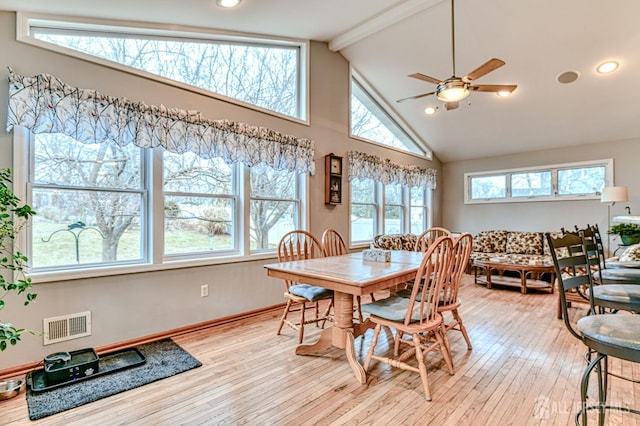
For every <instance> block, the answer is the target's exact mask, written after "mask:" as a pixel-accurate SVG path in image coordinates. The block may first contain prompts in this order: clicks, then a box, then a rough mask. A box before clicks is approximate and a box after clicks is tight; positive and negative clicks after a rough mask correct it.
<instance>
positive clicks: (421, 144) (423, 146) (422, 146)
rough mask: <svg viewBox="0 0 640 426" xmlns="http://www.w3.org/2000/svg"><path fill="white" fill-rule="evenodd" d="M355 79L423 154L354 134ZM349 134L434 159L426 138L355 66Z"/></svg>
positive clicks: (352, 70) (352, 76)
mask: <svg viewBox="0 0 640 426" xmlns="http://www.w3.org/2000/svg"><path fill="white" fill-rule="evenodd" d="M354 79H355V80H356V81H357V82H358V84H360V85H361V86H362V87H363V89H364V90H365V91H366V92H367V94H368V95H369V96H371V98H373V100H374V101H375V102H377V103H378V105H379V106H380V108H382V110H383V111H384V112H385V113H386V114H387V115H388V116H389V118H391V120H393V121H394V122H395V124H396V125H397V126H398V127H399V128H400V129H401V130H403V131H404V132H405V133H406V134H407V136H408V137H409V138H410V139H411V140H412V142H413V143H414V144H415V145H416V148H417V149H419V150H422V152H423V153H422V154H420V153H416V152H411V151H409V150H404V149H400V148H396V147H393V146H389V145H385V144H383V143H380V142H376V141H374V140H371V139H366V138H363V137H361V136H357V135H354V134H353V133H352V132H351V97H352V96H353V94H352V90H351V82H352V80H354ZM349 136H350V137H351V138H353V139H357V140H359V141H362V142H367V143H371V144H373V145H375V146H378V147H384V148H387V149H391V150H394V151H398V152H401V153H403V154H408V155H412V156H414V157H417V158H420V159H425V158H426V159H427V160H432V159H433V152H432V151H431V148H429V146H428V145H427V143H426V142H425V141H424V140H422V138H421V137H420V136H418V134H417V133H416V132H415V131H414V130H413V129H412V128H411V126H409V124H407V122H406V121H404V120H403V119H402V117H401V116H400V115H399V114H398V113H397V112H396V111H395V110H394V109H393V108H392V107H391V106H390V105H389V104H388V103H387V102H386V101H385V100H384V99H383V98H382V96H380V94H379V93H378V92H377V91H376V90H375V89H374V88H373V86H371V85H370V84H369V82H368V81H366V80H365V79H364V77H362V76H361V75H360V74H358V72H357V71H356V70H355V69H354V68H353V67H350V75H349Z"/></svg>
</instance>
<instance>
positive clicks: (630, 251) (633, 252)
mask: <svg viewBox="0 0 640 426" xmlns="http://www.w3.org/2000/svg"><path fill="white" fill-rule="evenodd" d="M620 260H621V261H622V262H630V261H634V260H640V244H634V245H632V246H630V247H627V249H626V250H625V251H624V253H622V256H620Z"/></svg>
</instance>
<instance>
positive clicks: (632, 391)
mask: <svg viewBox="0 0 640 426" xmlns="http://www.w3.org/2000/svg"><path fill="white" fill-rule="evenodd" d="M461 297H462V301H463V306H462V309H461V315H462V317H463V319H464V321H465V323H466V325H467V328H468V331H469V335H470V337H471V340H472V343H473V350H472V351H467V348H466V344H465V342H464V340H463V338H462V335H461V334H460V333H456V334H453V335H451V337H450V340H451V345H452V351H453V361H454V366H455V374H454V375H453V376H451V375H449V374H448V373H447V372H446V369H444V368H442V367H443V364H444V362H443V360H442V359H441V357H440V356H439V355H438V353H437V352H433V353H430V354H429V355H428V357H427V361H428V362H427V364H428V368H429V381H430V387H431V394H432V397H433V401H431V402H428V401H425V400H424V394H423V391H422V387H421V384H420V378H419V375H418V374H417V373H411V372H407V371H403V370H400V369H396V368H391V367H389V366H386V365H381V364H379V363H375V362H374V363H373V365H372V367H371V371H370V374H369V377H368V380H367V384H366V385H360V384H359V383H358V382H357V381H356V380H355V378H354V376H353V374H352V372H351V369H350V368H349V366H348V364H347V361H346V359H345V356H344V355H343V354H342V353H341V352H340V351H338V350H334V349H331V350H328V351H327V352H326V353H325V354H323V356H317V357H312V356H296V355H295V354H294V349H295V346H296V341H297V340H296V333H295V332H294V331H293V330H291V329H284V331H283V335H280V336H276V335H275V331H276V327H277V323H278V318H279V315H280V311H278V312H269V313H265V314H261V315H259V316H257V317H255V318H251V319H248V320H242V321H239V322H236V323H233V324H227V325H224V326H219V327H215V328H210V329H207V330H202V331H198V332H193V333H189V334H185V335H181V336H177V337H175V338H174V341H176V343H178V344H180V345H181V346H182V347H184V348H185V349H186V350H188V351H189V352H190V353H191V354H192V355H194V356H195V357H196V358H198V359H199V360H200V361H201V362H202V363H203V366H202V367H200V368H197V369H194V370H191V371H188V372H186V373H183V374H180V375H178V376H175V377H171V378H168V379H165V380H161V381H159V382H156V383H152V384H149V385H146V386H143V387H141V388H138V389H134V390H131V391H128V392H124V393H120V394H118V395H114V396H112V397H109V398H105V399H102V400H100V401H97V402H94V403H91V404H87V405H85V406H82V407H79V408H76V409H73V410H70V411H66V412H63V413H59V414H57V415H54V416H50V417H47V418H45V419H42V420H39V421H33V422H32V421H30V420H29V418H28V412H27V404H26V400H25V396H24V395H21V396H19V397H17V398H14V399H11V400H8V401H0V424H2V425H7V424H9V425H25V424H30V425H83V426H84V425H154V426H156V425H341V424H348V425H355V424H359V425H428V424H429V425H492V426H493V425H501V426H502V425H571V424H573V418H574V413H575V411H576V409H577V407H578V406H579V401H580V396H579V381H580V377H581V375H582V372H583V370H584V368H585V363H584V361H583V358H582V357H583V355H584V353H585V347H584V346H583V344H582V343H581V342H579V341H577V340H576V339H575V338H574V337H572V336H571V335H570V334H569V333H568V332H567V330H566V329H565V327H564V325H563V322H562V321H561V320H558V319H557V318H556V303H557V297H558V296H557V294H553V295H551V294H548V292H532V293H531V294H526V295H523V294H521V293H520V292H519V290H517V289H513V288H511V289H501V288H497V287H494V288H493V289H491V290H489V289H486V288H485V287H483V286H480V285H475V284H473V279H472V277H469V276H467V277H465V281H464V284H463V286H462V288H461ZM572 312H573V315H574V316H578V315H581V314H583V311H582V310H581V309H577V308H572ZM318 330H319V329H316V328H315V327H314V326H310V327H309V328H308V330H307V333H306V335H305V341H309V342H312V341H314V339H315V338H316V337H317V335H318V332H319V331H318ZM371 333H372V331H371V330H370V331H368V332H367V334H366V336H365V339H364V342H362V339H358V341H357V349H358V353H359V356H360V359H361V361H362V360H363V359H364V355H365V353H366V350H367V348H368V346H369V340H370V338H371ZM384 335H385V333H384V332H383V333H382V334H381V338H380V341H379V342H378V347H377V352H384V351H386V350H388V349H389V344H390V342H391V340H389V339H388V335H387V338H384V337H383V336H384ZM610 369H611V370H612V371H614V372H618V373H622V374H625V375H627V376H632V377H634V378H635V379H640V367H639V366H638V365H634V364H631V363H623V362H621V361H618V360H612V361H611V362H610ZM610 387H611V391H610V401H612V402H614V403H616V404H618V405H625V406H631V407H636V408H637V407H640V385H637V384H636V385H633V384H631V383H629V382H625V381H621V380H618V379H615V378H614V379H611V381H610ZM594 396H595V394H594ZM591 417H593V418H592V419H591V420H592V421H591V422H590V424H595V415H594V414H592V415H591ZM607 424H608V425H634V424H640V416H634V415H630V414H615V413H614V415H611V416H609V417H608V422H607Z"/></svg>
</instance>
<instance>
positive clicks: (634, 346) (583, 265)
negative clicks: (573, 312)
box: [545, 233, 640, 426]
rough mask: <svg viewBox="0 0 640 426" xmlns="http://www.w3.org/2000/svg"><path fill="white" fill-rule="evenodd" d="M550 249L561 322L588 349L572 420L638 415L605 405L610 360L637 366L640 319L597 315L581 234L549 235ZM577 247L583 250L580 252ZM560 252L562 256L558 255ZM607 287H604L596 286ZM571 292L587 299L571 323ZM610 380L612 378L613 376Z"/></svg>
mask: <svg viewBox="0 0 640 426" xmlns="http://www.w3.org/2000/svg"><path fill="white" fill-rule="evenodd" d="M545 237H546V239H547V241H548V244H549V247H551V248H552V250H551V256H552V258H553V263H554V268H555V270H556V277H557V280H558V285H559V288H558V290H559V293H560V298H561V299H562V303H561V307H562V309H563V312H562V318H563V320H564V324H565V326H566V328H567V330H568V331H569V332H570V333H571V334H572V335H573V336H574V337H575V338H577V339H578V340H580V341H581V342H582V343H583V344H584V345H585V346H586V347H587V355H586V356H585V359H586V360H587V362H588V365H587V368H586V369H585V371H584V373H583V374H582V378H581V381H580V398H581V404H580V408H579V410H578V412H577V413H576V416H575V421H576V424H580V421H582V425H583V426H586V425H587V424H588V419H587V415H588V413H589V411H593V410H597V411H598V424H599V425H604V424H605V412H606V411H607V410H617V411H624V412H629V413H634V414H640V411H638V410H635V409H631V408H629V407H620V406H612V405H608V404H607V391H608V386H609V382H608V377H609V375H610V372H609V370H608V364H609V358H610V357H613V358H618V359H622V360H626V361H631V362H636V363H640V315H629V314H597V311H596V305H595V299H594V297H592V295H593V294H594V285H593V284H594V282H593V281H594V280H593V272H592V268H591V265H590V262H589V255H588V253H589V251H590V250H591V249H590V248H589V247H588V240H587V239H585V237H584V233H580V235H576V233H565V234H564V235H562V236H560V237H557V238H553V237H552V236H551V235H550V234H549V233H546V234H545ZM579 247H582V248H581V249H579ZM560 249H564V254H563V255H560V254H559V253H560ZM597 287H607V285H602V286H597ZM572 289H574V290H575V289H578V290H579V291H581V292H582V293H583V294H585V295H587V297H588V302H589V309H588V312H587V315H586V316H583V317H582V318H580V319H578V320H577V322H575V324H574V322H573V321H572V320H571V318H570V317H569V314H568V309H567V303H566V296H565V295H566V293H567V292H568V291H570V290H572ZM592 372H595V373H596V377H597V390H598V401H597V403H591V404H588V403H587V399H588V398H587V393H588V388H589V378H590V376H591V373H592ZM612 376H613V375H612ZM615 377H618V378H622V379H626V380H630V379H629V378H626V377H622V376H620V375H615Z"/></svg>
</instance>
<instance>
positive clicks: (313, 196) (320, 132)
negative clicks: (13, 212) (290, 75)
mask: <svg viewBox="0 0 640 426" xmlns="http://www.w3.org/2000/svg"><path fill="white" fill-rule="evenodd" d="M0 52H2V55H0V72H2V71H1V70H6V68H7V67H8V66H11V67H12V68H13V69H14V71H15V72H17V73H18V74H21V75H26V76H33V75H36V74H39V73H49V74H53V75H55V76H56V77H59V78H61V79H62V80H63V81H65V82H66V83H68V84H70V85H72V86H76V87H81V88H92V89H96V90H98V91H100V92H102V93H104V94H108V95H111V96H117V97H127V98H128V99H131V100H140V101H144V102H145V103H147V104H155V105H160V104H163V105H165V106H167V107H174V108H183V109H195V110H199V111H201V112H202V114H203V115H204V116H205V117H207V118H209V119H223V118H226V119H231V120H236V121H241V122H245V123H249V124H251V125H256V126H265V127H268V128H272V129H274V130H277V131H279V132H282V133H286V134H292V135H295V136H298V137H305V138H309V139H313V140H314V141H315V142H316V167H317V169H318V172H317V174H316V176H313V177H311V178H310V222H311V227H310V228H311V229H310V230H311V231H312V232H313V233H315V234H316V235H321V234H322V231H323V230H324V229H325V228H327V227H329V226H331V227H334V228H336V229H337V230H338V231H339V232H340V233H342V234H343V235H344V236H345V237H346V236H347V235H348V230H349V228H348V226H349V225H348V223H349V222H348V221H349V207H348V201H349V195H348V188H349V187H348V184H347V182H346V180H345V182H343V184H344V185H345V186H344V193H343V204H342V205H339V206H335V207H328V206H325V205H324V186H323V185H324V161H323V159H324V156H325V155H326V154H328V153H330V152H333V153H334V154H336V155H340V156H346V153H347V151H349V150H358V151H362V152H366V153H369V154H372V155H377V156H380V157H383V158H389V159H390V160H391V161H394V162H396V163H398V164H403V165H418V166H421V167H431V168H435V169H437V170H439V169H440V167H441V166H440V163H439V161H438V160H437V159H436V160H434V161H425V160H421V159H419V158H417V157H415V156H411V155H405V154H402V153H399V152H396V151H390V150H387V149H383V148H380V147H377V146H375V145H372V144H368V143H364V142H360V141H356V140H353V139H351V138H349V137H348V111H349V105H348V100H349V66H348V63H347V62H346V61H345V60H344V58H343V57H342V56H341V55H339V54H337V53H333V52H331V51H329V50H328V49H327V47H326V45H325V44H324V43H312V45H311V59H310V66H311V84H310V90H311V93H310V118H311V120H310V122H311V124H310V125H309V126H306V125H302V124H298V123H294V122H291V121H288V120H283V119H280V118H276V117H273V116H271V115H268V114H262V113H259V112H256V111H252V110H250V109H246V108H242V107H239V106H236V105H233V104H229V103H226V102H222V101H219V100H216V99H213V98H210V97H206V96H201V95H196V94H193V93H190V92H187V91H184V90H180V89H177V88H173V87H170V86H168V85H164V84H161V83H158V82H154V81H151V80H147V79H144V78H141V77H137V76H134V75H131V74H128V73H124V72H120V71H116V70H113V69H111V68H107V67H103V66H99V65H96V64H91V63H89V62H85V61H82V60H79V59H74V58H70V57H67V56H65V55H61V54H57V53H53V52H49V51H46V50H43V49H39V48H36V47H33V46H29V45H26V44H21V43H17V42H16V41H15V14H14V13H10V12H0ZM5 81H6V80H5ZM7 93H8V89H7V84H4V85H0V117H1V120H2V121H4V120H6V116H7V96H8V95H7ZM3 127H4V126H3ZM11 157H12V135H11V134H8V133H6V132H5V131H4V129H3V130H0V167H12V160H11ZM345 179H346V178H345ZM440 192H441V190H438V191H437V192H436V193H435V196H434V199H435V203H436V209H435V215H434V217H435V220H436V223H437V221H438V220H439V210H438V209H437V204H438V197H439V193H440ZM270 261H271V260H261V261H252V262H243V263H236V264H224V265H215V266H213V265H212V266H207V267H199V268H187V269H177V270H168V271H156V272H149V273H139V274H132V275H127V276H115V277H105V278H94V279H79V280H74V281H67V282H54V283H42V284H36V285H35V292H36V293H38V300H37V303H36V304H34V305H31V306H29V307H26V308H24V307H22V306H21V303H20V302H19V301H18V300H16V299H15V298H13V297H9V298H8V300H7V307H6V308H5V309H4V310H2V311H0V320H2V321H9V322H13V323H15V324H16V325H18V326H20V327H26V328H30V329H35V330H40V329H41V328H42V319H43V318H48V317H51V316H57V315H64V314H70V313H76V312H81V311H85V310H90V311H92V315H93V335H92V336H90V337H87V338H81V339H76V340H71V341H68V342H64V343H60V344H56V345H50V346H46V347H44V346H42V339H41V338H40V337H31V336H27V337H25V338H24V340H23V342H22V343H20V344H19V345H18V346H16V347H13V348H11V349H9V350H8V351H5V352H3V353H2V355H1V356H0V370H2V369H4V368H9V367H12V366H16V365H21V364H24V363H27V362H32V361H37V360H40V359H42V358H43V357H44V355H46V354H48V353H51V352H55V351H60V350H75V349H79V348H87V347H99V346H103V345H108V344H112V343H115V342H119V341H123V340H128V339H133V338H137V337H142V336H146V335H150V334H154V333H159V332H162V331H166V330H170V329H175V328H180V327H184V326H188V325H191V324H197V323H200V322H204V321H209V320H213V319H216V318H221V317H225V316H230V315H235V314H239V313H243V312H248V311H252V310H255V309H260V308H262V307H266V306H272V305H275V304H279V303H282V302H283V298H282V290H283V285H282V283H281V282H279V281H277V280H273V279H269V278H267V277H266V274H265V271H264V268H263V265H264V264H265V263H269V262H270ZM205 283H208V284H209V287H210V288H209V294H210V296H209V297H207V298H200V285H201V284H205ZM274 334H275V330H274Z"/></svg>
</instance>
